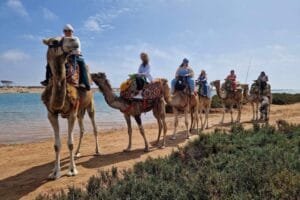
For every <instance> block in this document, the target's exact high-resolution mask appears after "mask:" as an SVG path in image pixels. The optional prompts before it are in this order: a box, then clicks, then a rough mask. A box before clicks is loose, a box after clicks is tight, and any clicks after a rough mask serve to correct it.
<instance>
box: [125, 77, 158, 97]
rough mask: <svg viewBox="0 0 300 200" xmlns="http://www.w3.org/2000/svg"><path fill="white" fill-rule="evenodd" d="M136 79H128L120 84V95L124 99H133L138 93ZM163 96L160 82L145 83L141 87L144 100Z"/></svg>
mask: <svg viewBox="0 0 300 200" xmlns="http://www.w3.org/2000/svg"><path fill="white" fill-rule="evenodd" d="M138 92H139V91H138V90H137V85H136V81H135V80H132V79H128V80H126V81H125V82H123V83H122V84H121V86H120V96H121V97H122V98H124V99H133V97H134V96H135V95H136V94H137V93H138ZM162 96H163V92H162V88H161V84H160V82H153V83H149V84H145V86H144V88H143V89H142V97H143V99H145V100H153V99H157V98H161V97H162Z"/></svg>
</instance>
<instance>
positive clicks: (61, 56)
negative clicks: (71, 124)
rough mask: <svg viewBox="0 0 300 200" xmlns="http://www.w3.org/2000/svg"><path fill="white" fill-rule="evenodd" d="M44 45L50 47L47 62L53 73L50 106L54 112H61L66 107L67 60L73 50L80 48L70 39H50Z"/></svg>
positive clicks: (45, 40)
mask: <svg viewBox="0 0 300 200" xmlns="http://www.w3.org/2000/svg"><path fill="white" fill-rule="evenodd" d="M43 43H44V44H45V45H47V46H48V50H47V62H48V64H49V66H50V69H51V72H52V85H53V87H52V95H51V99H50V105H51V108H52V109H53V110H60V109H62V108H63V106H64V102H65V96H66V70H65V63H66V58H67V56H68V54H69V53H70V52H71V51H72V50H74V49H76V48H78V46H79V44H78V42H77V41H76V40H75V39H74V38H70V37H64V38H61V37H55V38H48V39H44V40H43Z"/></svg>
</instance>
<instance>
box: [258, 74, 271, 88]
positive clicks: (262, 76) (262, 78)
mask: <svg viewBox="0 0 300 200" xmlns="http://www.w3.org/2000/svg"><path fill="white" fill-rule="evenodd" d="M257 81H258V84H259V89H260V93H263V91H264V89H265V88H266V86H267V82H268V81H269V78H268V76H267V75H266V73H265V72H261V73H260V75H259V77H258V78H257Z"/></svg>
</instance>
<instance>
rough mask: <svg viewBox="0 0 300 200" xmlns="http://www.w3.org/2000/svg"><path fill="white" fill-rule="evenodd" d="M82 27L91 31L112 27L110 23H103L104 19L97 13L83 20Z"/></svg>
mask: <svg viewBox="0 0 300 200" xmlns="http://www.w3.org/2000/svg"><path fill="white" fill-rule="evenodd" d="M84 28H85V29H86V30H88V31H92V32H100V31H103V30H106V29H112V28H113V27H112V26H111V25H110V24H104V20H102V18H101V17H100V16H99V15H95V16H90V17H89V18H88V19H87V20H86V21H85V22H84Z"/></svg>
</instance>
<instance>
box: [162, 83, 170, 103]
mask: <svg viewBox="0 0 300 200" xmlns="http://www.w3.org/2000/svg"><path fill="white" fill-rule="evenodd" d="M160 82H161V85H162V91H163V95H164V99H165V101H166V102H167V103H170V87H169V85H168V80H167V79H164V78H161V79H160Z"/></svg>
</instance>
